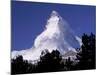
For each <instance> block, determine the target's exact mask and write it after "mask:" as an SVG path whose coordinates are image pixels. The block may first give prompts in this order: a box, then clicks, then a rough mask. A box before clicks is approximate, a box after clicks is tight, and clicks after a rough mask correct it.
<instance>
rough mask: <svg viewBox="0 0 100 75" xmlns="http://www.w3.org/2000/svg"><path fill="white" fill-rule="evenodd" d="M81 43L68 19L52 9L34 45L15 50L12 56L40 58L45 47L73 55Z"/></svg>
mask: <svg viewBox="0 0 100 75" xmlns="http://www.w3.org/2000/svg"><path fill="white" fill-rule="evenodd" d="M81 44H82V42H81V39H80V38H79V37H78V36H76V35H75V32H74V31H73V30H72V29H71V27H70V26H69V24H68V23H67V21H65V20H64V19H63V18H62V17H61V16H60V15H59V14H58V12H56V11H52V13H51V15H50V18H49V19H48V20H47V23H46V25H45V28H44V31H43V32H42V33H41V34H39V35H38V36H37V37H36V39H35V40H34V45H33V46H32V47H31V48H30V49H26V50H19V51H17V50H13V51H12V58H15V57H16V56H18V55H22V56H23V59H26V60H30V61H33V60H38V59H39V57H40V55H41V52H42V51H43V50H45V49H47V50H48V51H49V52H52V51H53V50H58V51H59V52H60V53H61V55H68V56H73V53H77V51H76V48H80V46H81ZM66 57H67V56H66Z"/></svg>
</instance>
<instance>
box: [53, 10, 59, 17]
mask: <svg viewBox="0 0 100 75" xmlns="http://www.w3.org/2000/svg"><path fill="white" fill-rule="evenodd" d="M51 16H59V14H58V12H57V11H55V10H53V11H52V13H51Z"/></svg>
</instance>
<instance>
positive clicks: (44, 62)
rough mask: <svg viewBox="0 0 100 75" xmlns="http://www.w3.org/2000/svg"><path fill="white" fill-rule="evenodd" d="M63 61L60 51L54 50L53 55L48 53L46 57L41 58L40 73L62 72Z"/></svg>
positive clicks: (39, 63)
mask: <svg viewBox="0 0 100 75" xmlns="http://www.w3.org/2000/svg"><path fill="white" fill-rule="evenodd" d="M61 60H62V57H61V55H60V52H59V51H57V50H53V51H52V52H51V53H49V52H47V53H46V54H45V55H44V56H42V57H40V62H38V72H53V71H60V70H62V64H61Z"/></svg>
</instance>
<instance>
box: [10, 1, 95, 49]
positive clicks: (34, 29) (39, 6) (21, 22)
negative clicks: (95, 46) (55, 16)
mask: <svg viewBox="0 0 100 75" xmlns="http://www.w3.org/2000/svg"><path fill="white" fill-rule="evenodd" d="M11 5H12V6H11V9H12V10H11V18H12V30H11V32H12V50H20V49H27V48H30V47H32V45H33V43H34V39H35V38H36V36H37V35H39V34H40V33H41V32H42V31H43V30H44V27H45V25H46V22H47V19H48V18H49V17H50V14H51V12H52V11H53V10H55V11H57V12H58V13H59V14H60V15H61V16H62V17H63V18H64V19H65V20H66V21H67V22H68V23H69V25H70V27H71V28H72V29H73V31H74V32H75V33H76V35H78V36H80V37H81V36H82V34H83V33H87V34H90V33H91V32H92V33H94V34H96V16H95V14H96V11H95V10H96V7H95V6H86V5H85V6H84V5H70V4H54V3H53V4H50V3H36V2H21V1H12V4H11Z"/></svg>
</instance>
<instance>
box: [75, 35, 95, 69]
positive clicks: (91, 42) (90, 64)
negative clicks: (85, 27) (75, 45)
mask: <svg viewBox="0 0 100 75" xmlns="http://www.w3.org/2000/svg"><path fill="white" fill-rule="evenodd" d="M82 43H83V45H82V47H81V51H80V52H79V53H78V54H77V59H78V60H79V63H78V65H77V67H78V69H81V70H84V69H95V68H96V61H95V60H96V55H95V54H96V52H95V35H94V34H92V33H91V35H89V36H88V35H87V34H84V35H83V36H82Z"/></svg>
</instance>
